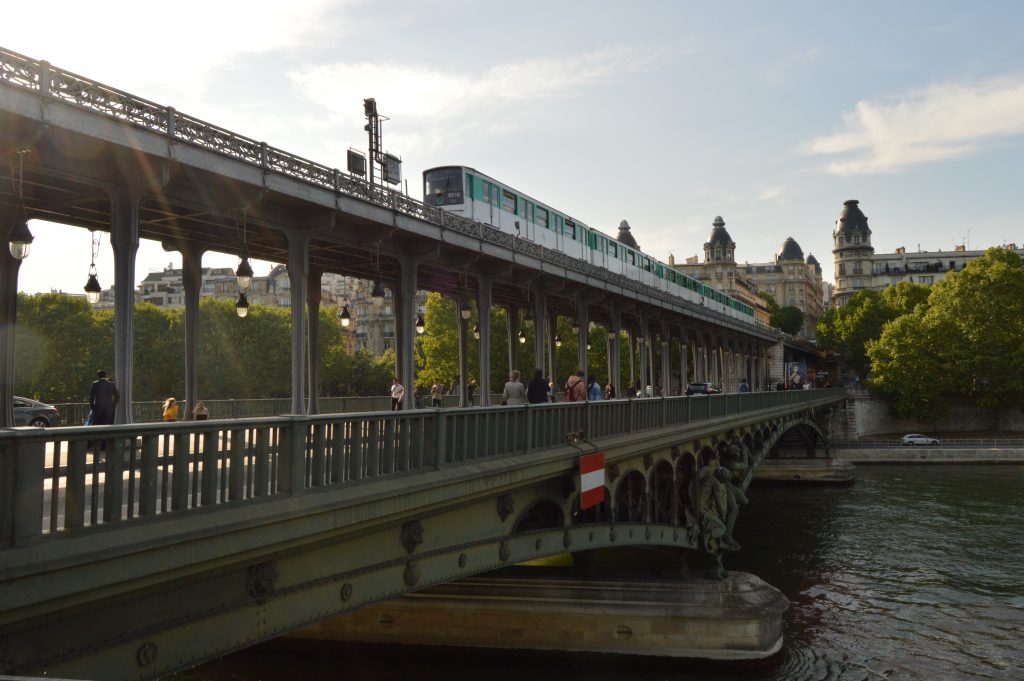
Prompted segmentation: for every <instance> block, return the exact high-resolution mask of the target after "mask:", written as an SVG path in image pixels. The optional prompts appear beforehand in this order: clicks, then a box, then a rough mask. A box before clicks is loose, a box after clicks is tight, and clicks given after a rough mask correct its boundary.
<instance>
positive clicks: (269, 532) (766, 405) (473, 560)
mask: <svg viewBox="0 0 1024 681" xmlns="http://www.w3.org/2000/svg"><path fill="white" fill-rule="evenodd" d="M843 399H845V393H844V392H843V391H841V390H835V389H832V390H802V391H789V392H772V393H743V394H736V395H719V396H712V397H689V398H688V397H673V398H654V399H636V400H610V401H603V402H594V403H559V404H547V405H529V406H522V407H477V408H471V409H436V410H435V409H426V410H413V411H400V412H369V413H362V414H345V415H332V416H327V415H320V416H289V417H279V418H258V419H248V420H236V421H230V420H227V421H205V422H192V423H177V424H151V425H115V426H95V427H91V428H56V429H49V430H42V429H36V428H16V429H10V430H6V431H0V453H2V454H0V456H2V458H0V473H2V475H0V481H2V482H3V485H4V487H3V489H2V490H0V500H2V502H0V530H2V533H0V537H2V540H3V541H2V544H0V603H3V610H2V612H0V673H8V674H46V675H49V676H58V677H59V676H68V677H75V678H104V679H114V678H123V679H137V678H138V679H141V678H156V677H159V676H162V675H165V674H167V673H170V672H172V671H174V670H178V669H182V668H185V667H188V666H191V665H194V664H196V663H198V662H200V661H202V660H205V659H210V658H212V657H215V656H218V655H221V654H224V653H226V652H228V651H232V650H236V649H238V648H242V647H246V646H248V645H251V644H253V643H256V642H259V641H262V640H265V639H268V638H272V637H275V636H278V635H281V634H283V633H286V632H289V631H292V630H295V629H297V628H300V627H302V626H304V625H307V624H309V623H312V622H316V621H320V620H323V619H325V618H328V617H332V616H334V615H337V614H340V613H344V612H347V611H350V610H353V609H356V608H359V607H360V606H363V605H366V604H369V603H373V602H376V601H380V600H385V599H389V598H393V597H396V596H398V595H401V594H403V593H406V592H409V591H415V590H419V589H423V588H426V587H429V586H431V585H436V584H440V583H444V582H447V581H450V580H453V579H457V578H459V577H465V576H470V575H474V574H480V573H483V572H487V571H490V570H494V569H496V568H499V567H502V566H507V565H511V564H514V563H517V562H521V561H525V560H530V559H535V558H540V557H545V556H551V555H555V554H560V553H563V552H571V553H577V552H585V551H589V550H592V549H598V548H604V547H611V546H626V547H655V546H660V547H671V548H674V549H677V550H680V551H682V550H695V551H701V552H706V553H710V554H711V555H713V556H719V557H720V556H721V555H722V554H723V553H724V552H725V551H727V550H730V549H734V548H736V547H734V546H731V545H730V539H729V538H728V537H729V532H730V531H731V526H732V523H733V522H735V518H736V514H737V513H738V512H739V506H738V504H737V503H736V499H737V498H742V496H743V495H742V494H738V495H737V494H735V491H736V490H739V491H740V492H742V491H744V490H746V488H747V486H748V485H749V483H750V480H751V478H752V475H753V470H754V468H755V467H756V466H757V465H758V464H760V463H761V461H762V460H763V459H764V458H765V457H767V456H770V455H772V454H773V453H778V451H779V449H780V448H786V447H790V448H791V447H793V446H796V447H797V448H798V450H799V451H798V452H797V453H798V455H800V456H809V455H812V454H813V453H814V450H815V448H816V447H819V446H820V445H824V447H825V449H826V451H827V443H828V440H827V435H828V419H829V417H830V413H831V411H832V409H833V407H834V406H836V405H837V404H839V403H840V402H841V401H842V400H843ZM595 451H602V452H604V454H605V457H606V458H605V461H606V495H607V496H606V501H605V503H604V504H602V505H600V506H598V507H595V508H591V509H587V510H581V509H580V503H579V494H580V490H579V486H580V485H579V472H578V459H579V456H580V455H581V454H582V453H591V452H595ZM722 470H725V471H728V475H727V476H722V475H720V474H718V475H716V472H720V471H722ZM716 499H718V500H719V501H718V502H716ZM722 499H725V500H726V502H725V503H726V505H725V506H724V507H723V506H722V505H720V504H721V500H722ZM729 500H732V501H729ZM716 503H719V505H718V506H716ZM716 528H717V529H716ZM723 528H724V529H725V533H724V535H723V531H722V530H723Z"/></svg>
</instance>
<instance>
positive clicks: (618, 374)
mask: <svg viewBox="0 0 1024 681" xmlns="http://www.w3.org/2000/svg"><path fill="white" fill-rule="evenodd" d="M611 318H612V321H611V326H610V328H611V332H612V334H613V336H612V342H611V343H610V345H611V347H610V348H609V350H608V357H609V362H608V364H609V366H610V367H611V369H610V371H611V375H610V376H609V377H608V382H609V383H611V385H612V388H614V390H615V396H616V397H624V395H623V394H622V367H621V366H620V365H621V364H622V311H621V310H620V309H619V308H618V306H617V305H615V304H613V305H612V308H611Z"/></svg>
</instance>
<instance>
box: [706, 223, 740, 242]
mask: <svg viewBox="0 0 1024 681" xmlns="http://www.w3.org/2000/svg"><path fill="white" fill-rule="evenodd" d="M711 226H712V229H711V236H709V237H708V243H707V244H706V245H708V246H725V247H727V248H735V247H736V244H735V243H733V240H732V237H731V236H729V232H727V231H725V220H723V219H722V216H721V215H717V216H715V221H714V222H713V223H711Z"/></svg>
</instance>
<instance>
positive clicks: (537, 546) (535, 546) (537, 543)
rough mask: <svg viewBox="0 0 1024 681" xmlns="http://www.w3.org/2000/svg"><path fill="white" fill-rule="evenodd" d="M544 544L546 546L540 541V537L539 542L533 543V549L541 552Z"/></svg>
mask: <svg viewBox="0 0 1024 681" xmlns="http://www.w3.org/2000/svg"><path fill="white" fill-rule="evenodd" d="M543 544H544V542H542V541H541V540H540V538H539V537H538V538H537V541H535V542H533V548H534V549H536V550H537V551H540V547H541V546H543Z"/></svg>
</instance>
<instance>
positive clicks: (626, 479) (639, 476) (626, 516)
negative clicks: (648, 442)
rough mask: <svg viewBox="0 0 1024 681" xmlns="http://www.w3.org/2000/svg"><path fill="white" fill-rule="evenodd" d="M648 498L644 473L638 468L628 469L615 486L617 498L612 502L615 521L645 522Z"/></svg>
mask: <svg viewBox="0 0 1024 681" xmlns="http://www.w3.org/2000/svg"><path fill="white" fill-rule="evenodd" d="M647 499H648V495H647V485H646V481H645V480H644V475H643V473H641V472H640V471H638V470H631V471H628V472H627V473H626V474H625V475H623V476H622V479H621V480H619V482H618V484H617V485H616V486H615V499H614V501H613V503H612V509H613V512H614V514H615V522H618V523H642V522H644V520H645V518H644V511H645V510H646V508H647Z"/></svg>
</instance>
